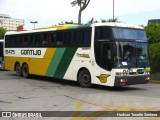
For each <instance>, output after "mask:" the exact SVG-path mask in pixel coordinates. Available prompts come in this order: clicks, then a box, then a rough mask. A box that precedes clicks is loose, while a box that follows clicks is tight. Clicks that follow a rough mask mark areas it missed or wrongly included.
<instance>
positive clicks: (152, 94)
mask: <svg viewBox="0 0 160 120" xmlns="http://www.w3.org/2000/svg"><path fill="white" fill-rule="evenodd" d="M0 110H1V111H79V112H78V113H77V112H75V113H74V112H73V116H71V117H58V118H59V119H64V120H106V119H108V120H128V119H131V120H135V119H138V120H160V117H111V118H110V117H102V116H104V113H103V111H109V112H115V111H160V84H154V83H149V84H142V85H133V86H128V87H122V88H112V87H105V86H99V85H94V86H93V87H91V88H81V87H80V86H79V85H78V84H77V82H72V81H66V80H58V79H53V78H47V77H39V76H32V77H31V78H29V79H24V78H23V77H18V76H16V74H15V72H10V71H0ZM81 111H92V112H89V113H87V112H86V113H83V112H81ZM99 111H102V112H99ZM77 115H78V116H81V117H74V116H77ZM89 115H91V116H92V117H87V116H89ZM62 116H63V115H62ZM0 119H4V120H7V119H8V120H21V119H22V118H17V117H11V118H0ZM26 119H27V118H26ZM29 119H31V118H29ZM32 119H34V120H39V119H40V120H41V119H42V120H43V119H46V120H53V119H54V120H56V119H57V117H46V118H32Z"/></svg>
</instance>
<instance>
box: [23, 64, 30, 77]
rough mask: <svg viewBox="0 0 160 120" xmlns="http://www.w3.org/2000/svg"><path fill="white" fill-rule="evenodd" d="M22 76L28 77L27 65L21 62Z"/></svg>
mask: <svg viewBox="0 0 160 120" xmlns="http://www.w3.org/2000/svg"><path fill="white" fill-rule="evenodd" d="M22 76H23V77H25V78H28V77H29V67H28V64H27V63H23V65H22Z"/></svg>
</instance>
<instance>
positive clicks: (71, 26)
mask: <svg viewBox="0 0 160 120" xmlns="http://www.w3.org/2000/svg"><path fill="white" fill-rule="evenodd" d="M94 26H115V27H126V28H136V29H143V27H140V26H137V25H131V24H126V23H115V22H113V23H112V22H108V23H93V24H86V25H78V24H65V25H57V26H47V27H41V28H36V29H33V30H28V31H9V32H6V35H12V34H24V33H36V32H47V31H56V30H67V29H77V28H89V27H94Z"/></svg>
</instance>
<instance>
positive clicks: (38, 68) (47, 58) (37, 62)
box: [4, 48, 56, 76]
mask: <svg viewBox="0 0 160 120" xmlns="http://www.w3.org/2000/svg"><path fill="white" fill-rule="evenodd" d="M55 51H56V48H48V49H47V50H46V51H45V54H44V56H43V58H33V57H32V56H31V57H23V56H21V57H15V56H5V57H4V59H5V60H4V61H5V69H7V70H12V71H13V70H14V66H15V63H16V62H18V63H20V66H21V67H22V65H23V64H24V63H27V64H28V66H29V73H30V74H35V75H43V76H45V74H46V71H47V69H48V66H49V63H50V62H51V58H52V56H53V55H54V53H55Z"/></svg>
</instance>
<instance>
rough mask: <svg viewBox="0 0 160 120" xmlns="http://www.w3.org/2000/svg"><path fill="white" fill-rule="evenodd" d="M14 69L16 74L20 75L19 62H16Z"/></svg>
mask: <svg viewBox="0 0 160 120" xmlns="http://www.w3.org/2000/svg"><path fill="white" fill-rule="evenodd" d="M15 71H16V74H17V76H21V74H22V72H21V67H20V64H19V63H17V64H16V66H15Z"/></svg>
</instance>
